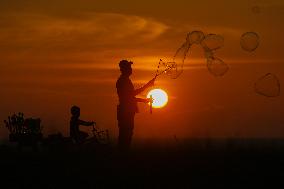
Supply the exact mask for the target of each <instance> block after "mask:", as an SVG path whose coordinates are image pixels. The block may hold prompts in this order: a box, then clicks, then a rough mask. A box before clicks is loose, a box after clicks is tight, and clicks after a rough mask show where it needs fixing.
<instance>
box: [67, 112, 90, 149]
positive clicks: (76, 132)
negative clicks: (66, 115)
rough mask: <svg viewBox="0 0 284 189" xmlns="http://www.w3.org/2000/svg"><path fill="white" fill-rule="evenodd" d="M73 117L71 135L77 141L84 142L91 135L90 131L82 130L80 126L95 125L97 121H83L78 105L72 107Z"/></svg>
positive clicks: (77, 142)
mask: <svg viewBox="0 0 284 189" xmlns="http://www.w3.org/2000/svg"><path fill="white" fill-rule="evenodd" d="M71 115H72V116H71V119H70V137H71V139H72V140H73V141H74V142H75V143H76V144H79V143H82V142H84V141H85V140H86V138H87V137H88V136H89V135H88V133H86V132H83V131H80V129H79V126H80V125H83V126H93V125H94V124H95V122H93V121H91V122H88V121H83V120H81V119H80V108H79V107H78V106H72V107H71Z"/></svg>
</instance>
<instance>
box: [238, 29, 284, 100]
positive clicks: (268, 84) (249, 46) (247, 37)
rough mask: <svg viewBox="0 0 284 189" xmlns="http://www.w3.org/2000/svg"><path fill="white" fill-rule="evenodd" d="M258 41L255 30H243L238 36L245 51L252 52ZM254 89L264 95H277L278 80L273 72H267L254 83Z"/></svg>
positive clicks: (278, 90)
mask: <svg viewBox="0 0 284 189" xmlns="http://www.w3.org/2000/svg"><path fill="white" fill-rule="evenodd" d="M259 43H260V38H259V35H258V34H257V33H255V32H245V33H244V34H242V36H241V38H240V45H241V48H242V49H243V50H244V51H246V52H250V53H252V52H254V51H255V50H256V49H257V48H258V46H259ZM254 91H255V92H256V93H258V94H260V95H263V96H266V97H277V96H279V95H280V82H279V79H278V77H277V76H276V75H275V74H273V73H267V74H265V75H263V76H261V77H260V78H258V79H257V81H256V82H255V83H254Z"/></svg>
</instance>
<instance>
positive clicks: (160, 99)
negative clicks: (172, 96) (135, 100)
mask: <svg viewBox="0 0 284 189" xmlns="http://www.w3.org/2000/svg"><path fill="white" fill-rule="evenodd" d="M151 96H152V98H153V103H152V107H153V108H162V107H164V106H165V105H167V103H168V95H167V93H166V92H165V91H163V90H162V89H153V90H151V91H150V92H149V93H148V94H147V98H151Z"/></svg>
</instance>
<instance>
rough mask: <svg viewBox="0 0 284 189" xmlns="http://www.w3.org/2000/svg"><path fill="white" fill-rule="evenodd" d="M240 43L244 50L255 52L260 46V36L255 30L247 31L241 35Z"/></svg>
mask: <svg viewBox="0 0 284 189" xmlns="http://www.w3.org/2000/svg"><path fill="white" fill-rule="evenodd" d="M240 44H241V47H242V49H243V50H245V51H248V52H253V51H254V50H255V49H257V47H258V46H259V36H258V35H257V33H255V32H246V33H244V34H243V35H242V36H241V40H240Z"/></svg>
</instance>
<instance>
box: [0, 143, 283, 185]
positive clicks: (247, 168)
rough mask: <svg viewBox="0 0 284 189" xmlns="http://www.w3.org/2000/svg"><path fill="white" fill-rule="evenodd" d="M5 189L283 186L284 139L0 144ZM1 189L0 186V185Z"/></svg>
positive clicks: (2, 183)
mask: <svg viewBox="0 0 284 189" xmlns="http://www.w3.org/2000/svg"><path fill="white" fill-rule="evenodd" d="M0 152H1V158H0V159H1V161H0V162H1V166H0V167H1V177H0V178H1V186H6V187H3V188H205V187H207V188H208V187H210V188H217V187H218V188H240V187H250V188H256V187H265V188H274V187H272V186H276V185H278V187H277V188H282V187H283V186H284V169H283V168H284V140H276V139H274V140H264V139H257V140H256V139H254V140H252V139H247V140H244V139H242V140H240V139H231V140H226V141H224V140H208V139H206V140H202V139H199V140H188V141H186V142H185V141H183V142H180V141H175V142H174V143H172V144H169V143H163V142H157V141H155V142H154V141H148V142H147V143H144V144H141V145H136V146H135V147H134V148H133V149H132V151H131V152H129V153H128V154H120V153H118V152H117V150H116V149H115V148H114V147H112V146H109V147H106V146H89V147H85V148H67V147H66V146H64V145H60V144H57V145H54V146H53V147H52V148H47V147H46V146H45V147H41V148H40V150H39V151H38V152H33V151H32V150H31V149H30V148H29V147H26V148H24V149H23V150H22V152H19V151H17V149H16V148H13V147H7V146H5V145H2V146H1V148H0ZM1 188H2V187H1Z"/></svg>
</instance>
